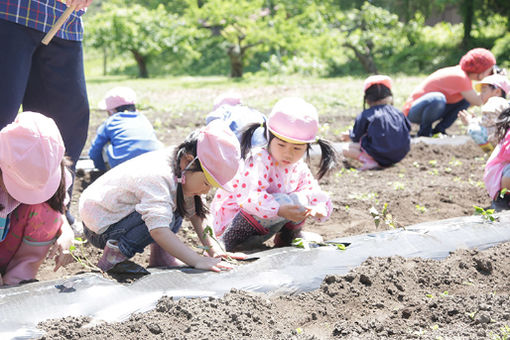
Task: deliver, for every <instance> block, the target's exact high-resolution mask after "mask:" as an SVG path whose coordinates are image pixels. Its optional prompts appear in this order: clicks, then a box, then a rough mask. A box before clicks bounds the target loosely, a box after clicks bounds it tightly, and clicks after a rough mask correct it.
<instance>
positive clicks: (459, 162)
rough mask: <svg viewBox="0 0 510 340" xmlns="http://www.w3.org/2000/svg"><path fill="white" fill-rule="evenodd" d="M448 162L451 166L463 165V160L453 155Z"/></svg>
mask: <svg viewBox="0 0 510 340" xmlns="http://www.w3.org/2000/svg"><path fill="white" fill-rule="evenodd" d="M448 164H449V165H451V166H460V165H462V162H461V161H459V160H458V159H456V158H455V157H453V158H452V160H451V161H449V162H448Z"/></svg>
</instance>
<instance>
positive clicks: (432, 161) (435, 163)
mask: <svg viewBox="0 0 510 340" xmlns="http://www.w3.org/2000/svg"><path fill="white" fill-rule="evenodd" d="M429 165H431V166H433V167H435V166H436V165H437V161H436V160H435V159H432V160H430V161H429Z"/></svg>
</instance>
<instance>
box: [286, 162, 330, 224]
mask: <svg viewBox="0 0 510 340" xmlns="http://www.w3.org/2000/svg"><path fill="white" fill-rule="evenodd" d="M295 194H296V195H298V196H299V198H300V201H301V202H308V204H307V206H306V208H312V209H315V210H317V211H318V212H320V213H321V214H322V215H324V218H321V219H320V221H321V222H323V221H325V220H327V219H328V218H329V216H331V212H332V211H333V204H332V203H331V198H330V197H329V195H328V194H327V193H325V192H324V191H322V189H321V188H320V186H319V183H318V182H317V180H316V179H315V178H314V177H313V175H312V173H311V172H310V169H309V168H308V166H307V165H306V164H304V163H303V164H302V165H301V169H300V176H299V184H298V188H297V189H296V192H295Z"/></svg>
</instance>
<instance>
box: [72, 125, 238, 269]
mask: <svg viewBox="0 0 510 340" xmlns="http://www.w3.org/2000/svg"><path fill="white" fill-rule="evenodd" d="M239 157H240V150H239V142H238V140H237V138H236V137H235V135H234V134H233V133H232V131H230V129H229V128H228V127H227V126H226V125H225V124H224V123H223V122H221V121H219V120H218V121H214V122H211V123H210V124H209V125H207V126H206V127H205V128H202V129H200V130H198V131H195V132H193V133H191V134H190V135H189V136H188V138H187V139H186V140H185V141H184V142H183V143H181V144H180V145H178V146H177V147H176V148H175V149H173V148H172V149H170V148H165V149H162V150H158V151H154V152H149V153H146V154H144V155H141V156H139V157H136V158H133V159H131V160H129V161H127V162H125V163H122V164H121V165H119V166H117V167H115V168H113V169H112V170H110V171H108V172H107V173H105V174H104V175H102V176H101V177H99V179H97V180H96V181H95V182H94V183H92V184H91V185H90V186H89V187H87V189H85V190H84V191H83V193H82V195H81V198H80V202H79V211H80V215H81V217H82V219H83V224H84V232H85V236H86V237H87V239H88V240H89V241H90V243H91V244H92V245H94V246H96V247H98V248H101V249H104V253H103V256H102V257H101V259H100V260H99V263H98V267H99V268H101V269H102V270H103V271H108V270H110V269H112V268H113V267H114V266H115V265H116V264H117V263H119V262H122V261H124V260H126V259H129V258H131V257H133V256H134V255H135V253H142V252H143V251H144V249H145V247H146V246H148V245H150V248H151V255H150V259H149V266H150V267H158V266H175V265H176V264H177V263H178V262H177V261H176V259H175V258H177V259H179V260H181V261H183V262H184V263H186V264H188V265H190V266H193V267H195V268H199V269H208V270H212V271H220V270H221V268H227V269H228V268H230V267H229V266H228V265H226V264H225V263H224V262H220V261H221V260H220V259H219V258H215V256H223V255H225V254H223V253H222V252H221V250H219V249H218V248H217V246H215V244H214V243H212V244H211V240H210V239H209V238H208V237H206V236H205V235H204V225H203V224H204V223H203V222H204V218H205V216H206V213H207V209H206V207H205V206H204V203H203V202H202V199H201V198H200V196H201V195H204V194H207V193H208V192H209V190H210V189H211V187H212V186H222V187H225V186H226V184H227V182H228V181H230V180H231V179H232V177H234V175H235V173H236V171H237V168H238V166H239ZM183 218H188V219H189V220H190V221H191V223H192V225H193V227H194V228H195V231H196V233H197V235H198V237H199V238H200V240H201V241H202V243H203V244H204V245H205V246H207V247H209V249H208V253H209V255H210V256H211V257H206V256H200V255H198V254H197V253H196V252H194V251H192V250H191V249H190V248H188V247H186V246H185V245H184V244H183V243H182V242H181V241H180V240H179V238H178V237H177V236H176V235H175V234H174V233H177V231H178V230H179V228H180V226H181V223H182V219H183ZM238 257H239V256H238Z"/></svg>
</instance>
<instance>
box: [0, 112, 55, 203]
mask: <svg viewBox="0 0 510 340" xmlns="http://www.w3.org/2000/svg"><path fill="white" fill-rule="evenodd" d="M64 153H65V147H64V142H63V141H62V137H61V135H60V131H59V130H58V127H57V125H56V124H55V122H54V121H53V119H51V118H48V117H45V116H44V115H42V114H40V113H36V112H21V113H19V114H18V116H17V117H16V120H15V121H14V122H13V123H11V124H9V125H7V126H5V127H4V128H3V129H2V130H1V131H0V169H1V170H2V179H3V182H4V185H5V188H6V189H7V192H8V193H9V195H11V196H12V197H13V198H14V199H15V200H17V201H19V202H21V203H25V204H38V203H43V202H46V201H47V200H49V199H50V198H51V197H52V196H53V195H54V194H55V192H56V191H57V189H58V187H59V185H60V180H61V176H62V170H61V162H62V158H63V157H64Z"/></svg>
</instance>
